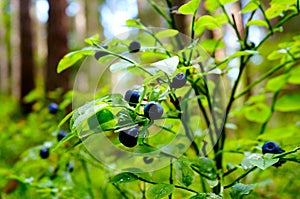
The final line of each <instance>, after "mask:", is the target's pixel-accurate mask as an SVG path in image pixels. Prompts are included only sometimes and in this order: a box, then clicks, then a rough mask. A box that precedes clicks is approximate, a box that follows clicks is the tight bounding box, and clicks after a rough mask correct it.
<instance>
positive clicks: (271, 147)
mask: <svg viewBox="0 0 300 199" xmlns="http://www.w3.org/2000/svg"><path fill="white" fill-rule="evenodd" d="M262 152H263V154H265V153H272V154H280V153H283V152H284V150H282V149H281V148H280V147H279V145H278V144H276V143H275V142H266V143H264V145H263V146H262ZM283 163H285V161H284V160H280V161H278V162H276V163H275V164H273V166H275V167H279V166H281V165H282V164H283Z"/></svg>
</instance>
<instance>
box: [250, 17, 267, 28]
mask: <svg viewBox="0 0 300 199" xmlns="http://www.w3.org/2000/svg"><path fill="white" fill-rule="evenodd" d="M247 26H264V27H266V28H268V24H267V22H266V21H264V20H261V19H253V20H251V21H249V22H248V23H247Z"/></svg>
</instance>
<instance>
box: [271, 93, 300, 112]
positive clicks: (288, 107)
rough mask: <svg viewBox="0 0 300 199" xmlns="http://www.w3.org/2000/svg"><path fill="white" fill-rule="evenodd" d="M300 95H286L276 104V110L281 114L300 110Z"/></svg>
mask: <svg viewBox="0 0 300 199" xmlns="http://www.w3.org/2000/svg"><path fill="white" fill-rule="evenodd" d="M299 102H300V94H290V95H284V96H282V97H281V98H279V99H278V100H277V102H276V104H275V110H277V111H281V112H289V111H298V110H300V103H299Z"/></svg>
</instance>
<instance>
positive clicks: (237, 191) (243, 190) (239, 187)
mask: <svg viewBox="0 0 300 199" xmlns="http://www.w3.org/2000/svg"><path fill="white" fill-rule="evenodd" d="M254 187H255V185H252V184H249V185H247V184H242V183H237V184H235V185H233V187H232V188H231V189H230V196H231V198H232V199H242V198H243V196H244V195H249V194H250V193H251V191H252V190H253V189H254Z"/></svg>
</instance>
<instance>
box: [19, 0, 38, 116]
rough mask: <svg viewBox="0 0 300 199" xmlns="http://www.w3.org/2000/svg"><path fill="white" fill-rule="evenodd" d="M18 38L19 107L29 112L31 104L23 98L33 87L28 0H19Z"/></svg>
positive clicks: (31, 42)
mask: <svg viewBox="0 0 300 199" xmlns="http://www.w3.org/2000/svg"><path fill="white" fill-rule="evenodd" d="M19 2H20V16H19V17H20V38H21V47H20V49H21V96H20V97H21V107H22V109H23V112H24V113H25V114H26V113H29V112H30V111H31V109H32V104H27V103H24V100H23V98H24V97H25V96H26V95H27V94H28V93H29V92H30V91H31V90H33V89H34V71H33V70H34V58H33V36H32V29H31V18H30V0H20V1H19Z"/></svg>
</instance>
